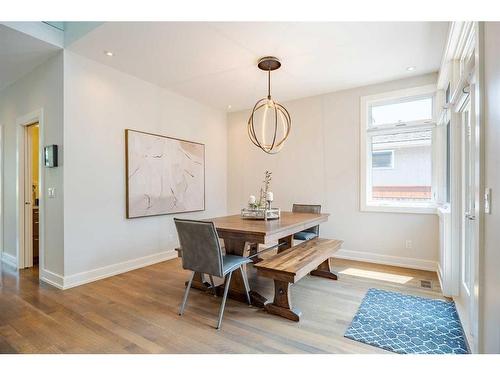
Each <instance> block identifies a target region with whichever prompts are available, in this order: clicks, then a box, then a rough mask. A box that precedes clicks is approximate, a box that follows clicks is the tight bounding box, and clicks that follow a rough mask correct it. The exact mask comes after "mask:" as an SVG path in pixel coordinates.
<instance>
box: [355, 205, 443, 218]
mask: <svg viewBox="0 0 500 375" xmlns="http://www.w3.org/2000/svg"><path fill="white" fill-rule="evenodd" d="M361 211H362V212H390V213H403V214H427V215H429V214H434V215H436V214H437V205H436V204H435V203H430V204H426V205H418V206H417V205H414V206H402V205H397V206H396V205H391V204H382V203H378V204H374V203H370V204H362V205H361Z"/></svg>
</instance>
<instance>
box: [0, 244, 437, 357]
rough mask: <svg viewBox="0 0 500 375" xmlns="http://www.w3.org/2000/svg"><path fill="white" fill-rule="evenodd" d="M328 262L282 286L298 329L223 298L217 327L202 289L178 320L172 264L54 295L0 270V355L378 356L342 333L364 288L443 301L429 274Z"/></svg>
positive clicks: (176, 274)
mask: <svg viewBox="0 0 500 375" xmlns="http://www.w3.org/2000/svg"><path fill="white" fill-rule="evenodd" d="M265 256H266V255H264V257H265ZM267 256H270V254H269V255H267ZM332 264H333V268H334V270H335V272H337V273H338V274H339V280H338V281H332V280H328V279H322V278H318V277H312V276H305V277H304V278H303V279H302V280H300V281H299V282H298V283H296V284H295V285H293V286H292V288H291V295H292V300H293V303H294V305H295V306H296V307H297V308H299V309H300V310H301V311H302V320H301V322H300V323H296V322H291V321H288V320H285V319H283V318H281V317H277V316H274V315H271V314H267V313H266V312H265V311H264V310H262V309H258V308H255V307H248V306H246V305H245V304H242V303H239V302H237V301H234V300H228V302H227V306H226V311H225V314H224V320H223V325H222V329H221V330H220V331H217V330H215V329H214V327H215V324H216V319H217V314H218V311H219V306H220V301H221V300H220V298H216V297H213V296H211V295H210V294H209V293H206V292H202V291H199V290H192V291H191V293H190V296H189V300H188V305H187V307H186V311H185V313H184V315H183V316H182V317H180V316H178V314H177V312H178V307H179V304H180V302H181V299H182V295H183V292H184V283H185V281H186V280H187V278H188V276H189V272H187V271H184V270H182V268H181V266H180V260H179V259H174V260H171V261H168V262H162V263H158V264H154V265H152V266H149V267H145V268H141V269H138V270H134V271H131V272H127V273H125V274H121V275H117V276H114V277H110V278H108V279H104V280H100V281H96V282H94V283H90V284H86V285H82V286H79V287H76V288H72V289H68V290H64V291H61V290H58V289H56V288H54V287H52V286H50V285H47V284H44V283H43V282H42V283H40V282H39V280H38V271H37V270H36V269H32V270H29V269H28V270H22V271H21V272H17V271H15V270H12V269H10V268H6V267H7V266H5V265H1V266H0V353H387V352H385V351H383V350H381V349H378V348H375V347H372V346H368V345H364V344H362V343H359V342H356V341H352V340H349V339H346V338H344V337H343V335H344V332H345V330H346V329H347V327H348V326H349V324H350V322H351V320H352V318H353V316H354V314H355V313H356V311H357V309H358V307H359V305H360V303H361V301H362V299H363V297H364V296H365V294H366V292H367V290H368V289H369V288H382V289H386V290H392V291H399V292H403V293H408V294H414V295H419V296H423V297H430V298H444V297H443V296H442V294H441V290H440V288H439V282H438V278H437V275H436V274H435V273H433V272H427V271H418V270H410V269H405V268H399V267H390V266H382V265H374V264H367V263H361V262H354V261H346V260H339V259H335V260H334V261H333V262H332ZM248 274H249V279H250V284H251V285H252V288H253V289H256V290H259V291H261V292H262V295H263V296H265V297H267V298H272V296H273V290H274V289H273V288H274V286H273V283H272V281H271V280H269V279H266V278H262V277H257V275H256V270H255V269H253V268H252V267H249V272H248ZM420 280H431V281H432V284H433V287H432V288H431V289H423V288H421V287H420Z"/></svg>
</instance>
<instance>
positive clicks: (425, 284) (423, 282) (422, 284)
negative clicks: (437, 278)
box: [420, 280, 432, 289]
mask: <svg viewBox="0 0 500 375" xmlns="http://www.w3.org/2000/svg"><path fill="white" fill-rule="evenodd" d="M420 287H421V288H426V289H432V281H430V280H420Z"/></svg>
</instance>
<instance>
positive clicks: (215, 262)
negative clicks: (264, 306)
mask: <svg viewBox="0 0 500 375" xmlns="http://www.w3.org/2000/svg"><path fill="white" fill-rule="evenodd" d="M174 222H175V226H176V228H177V234H178V235H179V242H180V245H181V248H182V268H184V269H187V270H191V271H193V273H192V275H191V277H190V279H189V282H188V285H187V287H186V291H185V293H184V299H183V301H182V304H181V307H180V310H179V315H182V314H183V312H184V308H185V307H186V302H187V299H188V295H189V290H190V289H191V283H192V282H193V277H194V274H195V272H199V273H201V274H205V273H206V274H208V275H209V276H210V282H211V284H212V288H214V287H215V285H214V282H213V276H217V277H224V278H225V284H226V285H225V288H224V296H223V297H222V303H221V307H220V310H219V320H218V322H217V329H220V327H221V325H222V316H223V315H224V307H225V305H226V299H227V293H228V290H229V284H230V283H231V275H232V274H233V271H235V270H237V269H240V270H241V273H242V275H243V281H244V284H245V291H246V295H247V301H248V304H249V305H250V304H251V302H250V295H249V289H250V288H249V286H248V279H247V276H246V274H245V270H244V268H243V267H242V266H243V265H244V264H246V263H250V262H251V260H250V259H249V258H246V257H240V256H237V255H223V254H222V249H221V247H220V243H219V237H218V235H217V230H216V229H215V226H214V224H213V223H212V222H206V221H196V220H182V219H174ZM214 292H215V289H214Z"/></svg>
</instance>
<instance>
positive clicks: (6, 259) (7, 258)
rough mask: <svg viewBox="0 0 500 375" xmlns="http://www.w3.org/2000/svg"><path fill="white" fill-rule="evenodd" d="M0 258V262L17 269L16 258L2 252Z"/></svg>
mask: <svg viewBox="0 0 500 375" xmlns="http://www.w3.org/2000/svg"><path fill="white" fill-rule="evenodd" d="M0 258H1V261H2V262H4V263H5V264H8V265H9V266H11V267H14V268H16V269H17V258H16V257H15V256H14V255H10V254H7V253H6V252H4V251H2V252H1V253H0Z"/></svg>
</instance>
